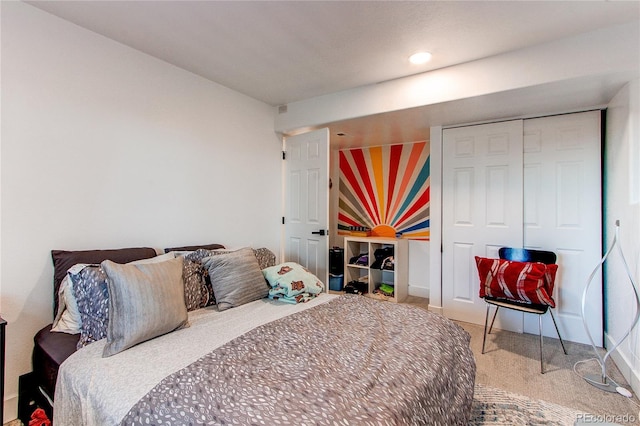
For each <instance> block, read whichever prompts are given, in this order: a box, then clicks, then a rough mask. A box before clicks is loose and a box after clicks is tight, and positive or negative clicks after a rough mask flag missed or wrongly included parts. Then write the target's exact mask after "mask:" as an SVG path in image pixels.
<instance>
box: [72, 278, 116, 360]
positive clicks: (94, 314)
mask: <svg viewBox="0 0 640 426" xmlns="http://www.w3.org/2000/svg"><path fill="white" fill-rule="evenodd" d="M69 278H70V279H71V282H72V283H73V292H74V294H75V297H76V301H77V303H78V311H79V312H80V318H81V319H82V325H81V326H80V340H79V341H78V346H77V347H78V349H80V348H82V347H84V346H86V345H88V344H89V343H93V342H95V341H98V340H100V339H104V338H105V337H107V325H108V324H109V289H108V287H107V274H105V273H104V271H103V270H102V268H101V267H100V265H76V266H74V267H72V268H71V269H69Z"/></svg>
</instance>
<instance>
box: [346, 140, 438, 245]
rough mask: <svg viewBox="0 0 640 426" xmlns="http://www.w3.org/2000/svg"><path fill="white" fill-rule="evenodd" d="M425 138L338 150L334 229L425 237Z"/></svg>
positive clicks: (426, 204) (427, 228)
mask: <svg viewBox="0 0 640 426" xmlns="http://www.w3.org/2000/svg"><path fill="white" fill-rule="evenodd" d="M429 151H430V150H429V143H428V142H415V143H410V144H401V145H386V146H379V147H373V148H364V149H349V150H342V151H340V201H339V212H338V233H339V234H341V235H348V234H349V230H350V228H351V227H366V228H370V229H371V235H372V236H378V237H395V236H402V238H410V239H418V240H428V239H429V204H430V203H429V187H430V182H431V180H430V170H429V158H430V157H429Z"/></svg>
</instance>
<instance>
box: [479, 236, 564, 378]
mask: <svg viewBox="0 0 640 426" xmlns="http://www.w3.org/2000/svg"><path fill="white" fill-rule="evenodd" d="M498 254H499V256H500V259H505V260H511V261H517V262H541V263H544V264H547V265H551V264H554V263H556V254H555V253H554V252H551V251H543V250H529V249H523V248H512V247H502V248H501V249H500V250H499V251H498ZM484 300H485V302H487V314H486V316H485V320H484V337H483V339H482V353H483V354H484V352H485V343H486V340H487V334H491V329H492V328H493V323H494V321H495V320H496V315H497V314H498V310H499V309H500V308H507V309H513V310H516V311H520V312H525V313H530V314H536V315H538V328H539V333H540V372H541V373H542V374H544V359H543V357H542V349H543V336H542V315H544V314H546V313H547V311H549V313H550V314H551V319H552V320H553V325H554V326H555V328H556V333H558V338H559V339H560V344H561V345H562V350H563V351H564V354H565V355H567V350H566V348H565V347H564V342H563V341H562V336H560V331H559V330H558V324H557V323H556V318H555V317H554V315H553V311H552V309H551V307H550V306H549V305H543V304H535V303H527V302H524V301H516V300H510V299H498V298H495V297H491V296H485V297H484ZM491 305H493V306H495V307H496V310H495V312H494V313H493V319H492V320H491V326H489V331H488V332H487V323H488V321H489V310H490V307H491Z"/></svg>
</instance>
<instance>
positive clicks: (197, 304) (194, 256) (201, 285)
mask: <svg viewBox="0 0 640 426" xmlns="http://www.w3.org/2000/svg"><path fill="white" fill-rule="evenodd" d="M211 253H212V251H211V250H206V249H198V250H196V251H193V252H191V253H188V254H186V255H185V256H184V266H183V269H182V277H183V279H184V299H185V302H186V304H187V310H188V311H193V310H195V309H199V308H204V307H206V306H211V305H215V304H216V298H215V296H214V294H213V287H211V280H210V279H209V272H208V271H207V268H205V267H204V265H203V264H202V259H204V258H205V257H209V256H211Z"/></svg>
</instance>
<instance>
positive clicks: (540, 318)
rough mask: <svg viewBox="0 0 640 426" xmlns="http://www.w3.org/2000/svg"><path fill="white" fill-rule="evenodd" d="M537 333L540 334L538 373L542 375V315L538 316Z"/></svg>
mask: <svg viewBox="0 0 640 426" xmlns="http://www.w3.org/2000/svg"><path fill="white" fill-rule="evenodd" d="M538 331H539V332H540V373H541V374H544V358H543V357H542V353H543V351H542V347H543V342H542V315H538Z"/></svg>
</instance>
